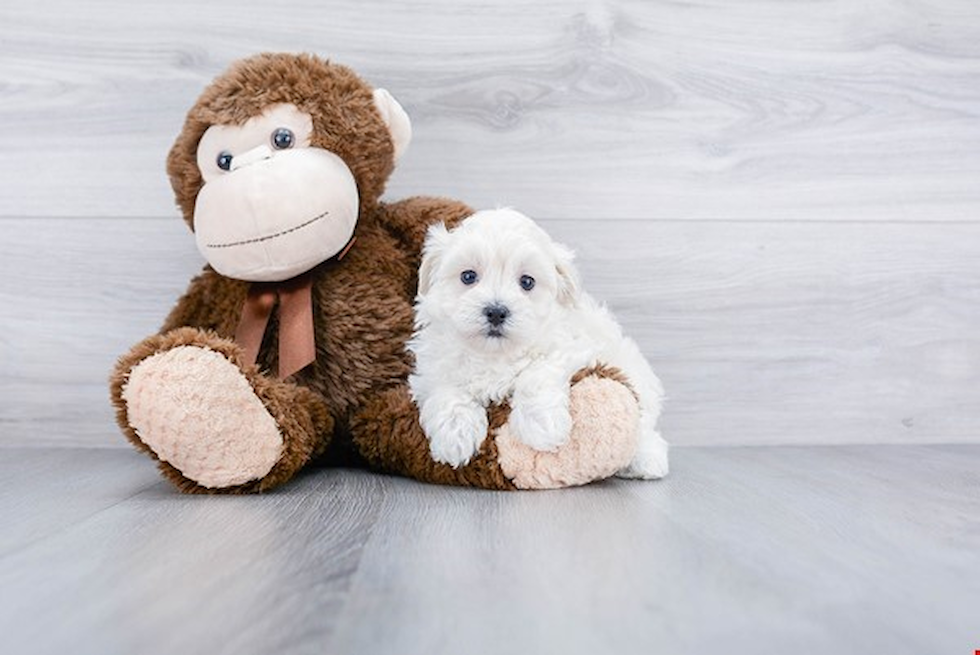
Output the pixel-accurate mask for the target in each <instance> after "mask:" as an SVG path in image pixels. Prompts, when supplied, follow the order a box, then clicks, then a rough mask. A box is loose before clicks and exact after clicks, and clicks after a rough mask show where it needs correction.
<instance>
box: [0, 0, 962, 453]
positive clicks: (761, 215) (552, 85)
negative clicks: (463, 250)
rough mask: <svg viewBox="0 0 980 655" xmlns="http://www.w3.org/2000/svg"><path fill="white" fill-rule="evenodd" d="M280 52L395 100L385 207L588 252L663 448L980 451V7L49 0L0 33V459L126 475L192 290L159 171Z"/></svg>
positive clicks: (188, 256) (16, 13)
mask: <svg viewBox="0 0 980 655" xmlns="http://www.w3.org/2000/svg"><path fill="white" fill-rule="evenodd" d="M263 50H288V51H314V52H317V53H320V54H323V55H326V56H329V57H331V58H334V59H336V60H338V61H341V62H344V63H347V64H349V65H351V66H353V67H354V68H356V69H357V70H358V71H359V72H361V73H362V74H363V75H364V76H365V77H366V78H367V79H368V80H369V81H371V82H372V83H374V84H376V85H378V86H385V87H387V88H389V89H390V90H391V91H392V92H393V93H394V94H395V96H396V97H398V98H399V99H400V100H401V101H402V103H403V105H404V106H405V107H406V109H407V110H408V112H409V114H410V115H411V116H412V118H413V120H414V125H415V141H414V143H413V146H412V148H411V150H410V152H409V154H408V156H407V157H406V158H405V159H404V160H403V162H402V164H401V165H400V168H399V170H398V171H397V172H396V174H395V176H394V178H393V180H392V183H391V185H390V187H389V196H390V197H392V198H397V197H401V196H405V195H410V194H417V193H429V194H444V195H449V196H455V197H459V198H461V199H464V200H466V201H468V202H470V203H471V204H474V205H476V206H490V205H495V204H508V205H514V206H516V207H518V208H520V209H523V210H524V211H526V212H528V213H530V214H531V215H533V216H536V217H538V218H540V219H542V220H543V221H544V222H545V226H546V227H547V228H548V229H550V230H552V231H553V232H554V233H555V234H556V235H557V236H559V237H560V238H561V239H563V240H564V241H566V242H567V243H568V244H570V245H572V246H573V247H575V248H576V249H577V250H578V251H579V254H580V261H581V267H582V269H583V273H584V276H585V280H586V283H587V286H588V287H589V288H590V289H591V290H592V291H593V293H594V294H595V295H597V296H600V297H603V298H605V299H607V300H608V301H609V303H610V304H611V305H612V306H613V308H614V309H615V310H616V311H617V312H618V314H619V315H620V317H621V319H622V321H623V323H624V324H625V325H626V328H627V330H628V331H629V332H630V333H632V334H633V335H634V336H635V337H636V338H637V339H638V341H639V342H640V343H641V345H642V346H643V348H644V350H645V351H646V353H647V354H648V355H649V356H650V358H651V359H652V360H653V361H654V363H655V366H656V367H657V369H658V371H659V372H660V374H661V376H662V377H663V379H664V381H665V384H666V387H667V390H668V393H669V395H670V401H669V405H668V408H667V412H666V415H665V419H664V431H665V434H666V436H667V437H668V439H670V440H671V441H673V442H674V443H675V444H679V445H687V444H761V443H855V442H867V443H895V442H932V443H935V442H968V441H972V442H976V441H978V440H980V430H978V428H977V426H978V424H980V3H977V2H975V1H974V0H811V1H807V2H803V1H786V0H739V1H731V0H699V1H697V2H695V1H693V0H675V1H666V0H664V1H648V2H645V1H635V2H631V1H625V0H622V1H620V0H596V1H579V0H569V1H567V2H558V1H556V0H545V1H541V2H533V3H531V2H526V3H521V2H515V1H514V0H509V1H508V0H482V1H480V2H466V1H458V0H430V1H427V2H414V3H385V2H377V1H374V0H370V1H357V2H355V1H352V0H345V1H343V2H334V3H324V2H306V1H304V0H280V1H278V2H275V3H272V2H268V3H263V2H258V1H255V0H238V1H237V2H231V1H228V0H221V1H217V2H207V3H201V2H190V1H187V0H181V1H176V2H174V1H169V2H155V3H141V2H132V1H129V0H98V1H94V0H93V1H90V2H86V3H75V2H68V1H67V0H34V1H32V2H30V3H27V2H19V3H4V5H3V6H2V7H0V124H2V125H3V127H4V133H3V136H2V137H0V431H2V432H0V435H2V436H0V443H3V444H8V445H10V444H21V445H24V444H32V445H58V444H73V445H80V444H81V445H91V446H122V445H124V444H123V441H122V439H121V438H120V437H119V435H118V433H117V431H116V429H115V427H114V425H113V423H112V418H111V411H110V409H109V407H108V402H107V393H106V383H105V379H106V376H107V373H108V370H109V368H110V367H111V365H112V362H113V360H114V358H115V357H116V356H117V355H119V354H120V353H122V352H123V351H124V350H125V349H126V348H127V347H128V346H129V345H130V344H131V343H133V342H135V341H136V340H138V339H140V338H142V337H143V336H144V335H146V334H148V333H149V332H151V331H153V330H154V329H155V328H156V327H157V325H158V324H159V322H160V321H161V320H162V318H163V316H164V315H165V313H166V312H167V310H168V309H169V307H170V304H171V303H172V302H173V300H174V299H175V298H176V296H177V295H178V294H179V293H180V291H181V290H182V288H183V286H184V285H185V284H186V282H187V280H188V279H189V277H190V276H191V275H192V274H193V273H194V272H195V271H196V270H197V268H198V267H199V266H200V265H201V261H200V259H199V257H198V255H197V253H196V250H195V248H194V246H193V241H192V239H191V237H190V235H189V234H188V233H186V231H185V229H184V228H183V225H182V223H181V222H180V220H179V219H178V218H177V213H176V211H175V209H174V207H173V200H172V197H171V194H170V190H169V187H168V186H167V181H166V176H165V174H164V171H163V160H164V157H165V154H166V151H167V149H168V147H169V145H170V141H171V139H172V138H173V137H174V136H175V135H176V133H177V131H178V129H179V127H180V125H181V123H182V120H183V115H184V112H185V111H186V109H187V108H188V107H189V106H190V105H191V103H192V102H193V101H194V99H195V98H196V96H197V94H198V93H199V92H200V91H201V89H202V88H203V87H204V85H205V84H206V83H207V82H208V80H210V79H211V77H212V76H214V75H216V74H217V73H219V72H220V71H221V70H222V69H223V68H224V67H225V66H226V65H227V64H228V63H229V62H230V61H232V60H233V59H235V58H238V57H241V56H245V55H248V54H251V53H254V52H258V51H263Z"/></svg>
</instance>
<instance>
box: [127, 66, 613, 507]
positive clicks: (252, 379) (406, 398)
mask: <svg viewBox="0 0 980 655" xmlns="http://www.w3.org/2000/svg"><path fill="white" fill-rule="evenodd" d="M277 103H291V104H293V105H295V106H296V107H298V108H299V109H301V110H303V111H305V112H307V113H309V114H310V116H311V117H312V121H313V136H312V143H313V145H315V146H317V147H321V148H325V149H327V150H330V151H331V152H333V153H335V154H337V155H338V156H340V157H341V158H342V159H343V161H344V163H346V165H347V166H348V167H349V168H350V170H351V171H352V173H353V175H354V178H355V180H356V182H357V187H358V193H359V202H360V213H359V217H358V222H357V225H356V229H355V236H356V242H355V244H354V246H353V248H352V249H351V250H350V251H349V253H348V254H347V255H346V256H345V257H344V258H343V259H342V260H339V261H338V260H336V259H334V260H330V261H327V262H324V263H322V264H320V265H319V266H317V267H316V268H314V269H313V270H312V276H313V291H312V293H313V305H314V312H313V318H314V329H315V338H316V360H315V362H314V363H313V364H312V365H310V366H308V367H307V368H305V369H303V370H301V371H299V372H298V373H296V374H295V375H292V376H290V377H289V378H287V379H285V380H280V379H277V378H276V377H274V376H272V375H271V374H270V373H269V372H270V371H275V370H276V365H277V356H278V355H277V352H278V349H277V338H276V335H277V333H278V330H277V328H278V326H277V321H276V318H275V315H273V318H272V319H271V321H270V323H269V326H268V328H267V331H266V333H265V339H264V341H263V343H262V347H261V349H260V351H259V354H258V359H257V361H256V362H255V364H254V365H251V364H246V363H245V362H244V361H243V351H242V348H241V347H240V346H239V345H238V344H236V343H235V342H234V339H233V338H234V334H235V329H236V326H237V324H238V321H239V318H240V316H241V313H242V306H243V303H244V301H245V298H246V295H247V293H248V289H249V283H248V282H243V281H240V280H234V279H230V278H227V277H223V276H222V275H220V274H218V273H217V272H215V271H214V270H213V269H212V268H211V267H209V266H208V267H205V268H204V270H203V271H202V272H201V274H200V275H198V276H197V277H196V278H195V279H194V280H193V281H192V282H191V284H190V287H189V288H188V290H187V292H186V293H185V294H184V295H183V297H182V298H181V299H180V300H179V301H178V302H177V304H176V306H175V307H174V308H173V310H172V311H171V312H170V315H169V316H168V317H167V319H166V321H165V322H164V324H163V326H162V328H161V330H160V332H159V333H158V334H157V335H154V336H151V337H149V338H147V339H146V340H144V341H143V342H141V343H139V344H137V345H136V346H134V347H133V349H132V350H131V351H130V352H129V353H127V354H126V355H124V356H123V357H122V358H121V359H120V361H119V363H118V364H117V366H116V369H115V371H114V372H113V375H112V379H111V395H112V400H113V403H114V405H115V407H116V414H117V419H118V422H119V425H120V426H121V428H122V429H123V432H124V433H125V435H126V436H127V438H128V439H129V440H130V441H131V442H132V443H133V444H134V445H135V446H136V447H137V448H138V449H140V450H141V451H143V452H146V453H147V454H149V455H150V456H152V457H154V458H155V459H157V460H158V461H159V462H160V468H161V471H162V472H163V474H164V475H165V476H166V477H167V478H168V479H170V480H171V481H172V482H173V483H174V484H175V485H176V486H177V487H178V488H179V489H181V490H182V491H185V492H193V493H254V492H259V491H264V490H267V489H271V488H273V487H275V486H277V485H280V484H283V483H285V482H287V481H288V480H290V479H291V478H292V477H294V476H295V475H296V474H297V473H298V472H299V471H300V470H302V469H303V468H304V467H306V466H307V465H308V464H309V463H311V462H313V461H322V462H326V463H329V464H343V465H351V464H356V465H367V466H370V467H372V468H375V469H378V470H382V471H388V472H392V473H397V474H401V475H407V476H411V477H414V478H417V479H419V480H424V481H430V482H436V483H446V484H458V485H469V486H478V487H484V488H490V489H513V488H515V485H514V483H513V482H512V481H511V478H510V477H509V476H508V475H506V474H505V473H504V472H503V471H502V469H501V467H500V463H499V459H500V452H499V450H498V447H497V444H496V442H495V440H494V439H493V438H487V439H484V442H483V443H484V446H483V449H482V450H481V452H480V454H479V455H478V456H477V457H475V458H473V459H472V460H471V462H470V464H469V465H468V466H466V467H462V468H458V469H453V468H451V467H449V466H446V465H444V464H439V463H436V462H433V461H432V459H431V458H430V457H429V455H428V444H427V442H426V440H425V436H424V434H423V433H422V431H421V429H420V427H419V425H418V415H417V412H416V410H415V407H414V404H413V403H412V401H411V398H410V395H409V391H408V386H407V378H408V375H409V373H410V372H411V370H412V366H413V361H412V357H411V355H410V353H408V352H407V351H406V349H405V343H406V341H407V340H408V339H409V337H410V336H411V333H412V330H413V306H412V303H413V299H414V296H415V294H416V287H417V282H418V280H417V271H418V267H419V263H420V259H421V250H422V244H423V241H424V239H425V235H426V230H427V228H428V227H429V226H430V225H433V224H440V225H445V226H448V227H453V226H455V225H457V224H458V223H459V222H460V221H461V220H463V218H465V217H466V216H468V215H470V214H471V213H472V211H471V210H470V209H469V208H468V207H467V206H466V205H464V204H462V203H460V202H457V201H453V200H447V199H437V198H422V197H417V198H410V199H407V200H402V201H399V202H393V203H386V202H381V201H380V196H381V194H382V192H383V190H384V185H385V182H386V181H387V178H388V176H389V175H390V173H391V171H392V168H393V165H394V159H393V156H394V144H393V141H392V138H391V137H390V136H389V132H388V128H387V127H386V123H385V120H384V117H383V116H382V115H381V114H380V113H379V110H378V108H377V106H376V104H375V102H374V99H373V95H372V89H371V87H369V86H368V85H367V84H366V83H365V82H363V81H362V80H361V79H360V78H358V77H357V76H356V75H355V74H354V73H353V72H352V71H351V70H349V69H347V68H345V67H343V66H339V65H337V64H333V63H328V62H326V61H324V60H322V59H319V58H317V57H314V56H310V55H284V54H263V55H258V56H255V57H252V58H249V59H246V60H244V61H241V62H239V63H237V64H235V65H233V66H232V67H231V68H230V69H229V70H228V71H227V72H226V73H225V74H223V75H222V76H220V77H219V78H217V79H216V80H215V81H214V82H213V83H212V84H211V85H210V86H209V87H208V88H207V89H206V90H205V91H204V92H203V94H202V95H201V97H200V98H199V100H198V101H197V102H196V104H195V105H194V106H193V107H192V108H191V110H190V111H189V113H188V115H187V120H186V122H185V124H184V128H183V130H182V131H181V133H180V135H179V136H178V137H177V139H176V142H175V143H174V145H173V148H172V149H171V151H170V155H169V158H168V161H167V171H168V173H169V175H170V180H171V184H172V186H173V189H174V193H175V195H176V199H177V204H178V206H179V207H180V208H181V210H182V212H183V216H184V219H185V221H186V222H187V224H188V225H189V226H190V227H191V229H193V227H194V207H195V202H196V199H197V196H198V193H199V191H200V190H201V187H202V176H201V173H200V171H199V170H198V168H197V163H196V161H195V156H196V148H197V144H198V141H199V140H200V139H201V136H202V134H204V132H205V131H206V130H207V129H208V128H209V127H210V126H212V125H241V124H242V123H244V122H246V121H247V120H248V119H250V118H252V117H254V116H257V115H259V114H260V113H261V112H262V111H263V110H264V109H265V108H266V107H268V106H269V105H272V104H277ZM175 349H182V350H181V356H180V357H179V358H161V359H157V360H153V361H154V362H156V364H155V365H154V366H153V367H152V371H151V372H152V375H141V376H135V379H136V382H134V377H133V376H134V370H137V369H138V368H139V367H140V366H142V365H144V363H146V362H147V360H149V359H152V358H153V357H155V356H157V355H160V354H161V353H167V352H170V351H173V350H175ZM215 356H220V357H221V358H224V360H226V361H227V362H228V364H229V366H230V367H231V368H232V369H236V370H237V371H239V373H240V375H239V374H236V373H234V372H233V371H230V370H229V369H228V367H224V366H222V365H215V359H214V358H215ZM188 361H190V362H197V363H198V364H199V363H201V362H208V363H209V364H208V366H211V367H212V369H207V370H221V371H223V372H222V373H221V375H222V376H224V377H225V378H227V379H228V380H236V381H235V382H234V383H233V384H234V385H235V386H236V389H238V391H236V392H235V393H234V398H233V399H232V400H231V401H228V399H227V398H226V397H225V396H223V395H222V393H219V392H215V393H213V394H209V393H208V392H207V385H206V384H201V380H196V381H194V382H193V384H186V385H185V386H184V387H182V388H180V389H172V388H169V387H168V385H172V384H182V383H180V382H179V381H176V380H179V379H190V378H192V377H193V375H187V374H183V375H184V377H183V378H181V377H180V376H179V375H178V376H176V377H174V376H169V375H168V371H167V370H166V369H165V367H163V368H161V365H160V364H161V362H163V363H168V362H169V365H173V366H175V367H176V366H186V363H187V362H188ZM195 366H197V364H195ZM200 370H201V371H205V370H206V367H205V368H201V369H200ZM194 375H197V376H198V377H207V373H206V372H199V373H195V374H194ZM589 375H591V376H593V377H600V378H602V377H605V378H608V377H609V374H608V373H606V372H603V371H598V370H596V371H590V372H589ZM237 380H243V381H244V383H243V384H241V385H240V384H239V382H238V381H237ZM131 383H132V384H135V385H137V386H138V389H136V388H135V387H134V388H133V389H130V388H129V385H130V384H131ZM246 383H247V384H246ZM230 384H231V383H230ZM616 384H618V383H616ZM618 386H619V387H620V388H621V389H622V390H625V387H623V386H622V385H618ZM247 387H250V388H251V393H254V397H255V399H257V401H258V402H260V403H261V405H262V406H263V407H264V408H265V410H266V411H267V412H268V415H269V416H271V417H272V419H273V420H274V421H275V424H276V426H277V428H278V433H279V435H280V437H281V440H282V445H281V455H280V458H279V460H278V461H277V462H275V463H274V464H273V465H272V466H271V468H269V470H268V472H267V473H265V474H264V475H260V477H257V478H256V479H254V480H248V481H244V482H242V481H240V480H239V477H240V476H239V473H240V472H241V471H242V470H250V469H249V468H248V467H249V466H254V465H255V464H256V462H255V461H245V460H247V459H248V458H249V457H252V456H253V455H254V454H255V453H259V454H260V455H261V457H266V456H267V455H268V453H269V452H271V451H270V448H272V446H274V443H273V442H274V439H271V437H270V435H271V433H270V432H268V431H261V438H262V439H265V440H266V445H265V446H263V447H262V448H258V449H256V448H252V447H251V446H250V445H249V444H236V439H239V440H248V438H249V434H252V431H251V430H250V429H247V428H242V427H232V428H228V427H227V426H228V425H232V424H233V422H228V423H227V425H225V426H224V427H223V426H222V424H221V423H220V422H219V421H217V420H216V421H215V422H214V424H213V425H209V424H208V422H207V421H200V420H195V421H185V420H184V419H183V418H182V414H181V412H176V411H172V410H173V407H174V405H173V404H171V405H166V403H164V402H162V401H160V398H163V397H169V398H179V399H184V402H185V403H186V409H187V415H192V416H195V417H202V416H204V417H206V416H208V411H209V408H212V407H216V406H217V405H218V404H219V403H221V402H234V403H236V404H238V405H239V406H242V407H246V406H249V407H254V405H252V404H250V401H249V399H248V398H245V397H244V396H243V394H242V392H241V391H242V389H245V388H247ZM137 392H138V393H137ZM626 393H628V391H626ZM245 395H247V391H246V392H245ZM137 396H138V397H139V398H140V402H141V408H142V409H141V410H140V411H139V412H137V411H136V410H135V408H134V407H131V406H130V404H129V402H128V401H127V398H129V399H130V400H131V399H132V397H137ZM581 402H582V403H583V406H584V407H586V409H587V411H591V412H594V413H597V414H599V415H601V414H602V413H603V411H604V410H603V407H602V403H603V402H604V400H603V398H601V397H599V396H593V395H588V394H586V397H584V398H583V400H582V401H581ZM154 403H157V404H154ZM158 405H159V406H158ZM168 407H169V408H170V409H167V408H168ZM589 407H591V409H588V408H589ZM161 408H162V409H161ZM168 411H169V412H171V413H170V414H167V415H168V416H171V417H172V419H171V420H173V421H174V422H175V423H177V424H176V425H172V426H167V428H166V430H164V431H163V433H164V437H162V438H161V437H160V436H159V435H154V437H153V438H150V437H149V435H148V434H146V433H147V432H148V431H152V430H154V429H156V428H154V427H153V426H158V425H159V424H160V418H159V417H160V416H163V414H161V413H160V412H164V413H166V412H168ZM136 414H140V415H141V416H144V418H145V420H142V419H140V420H138V417H137V416H136ZM216 414H217V413H216ZM260 414H261V412H259V413H258V414H256V415H257V416H258V415H260ZM147 417H148V418H147ZM229 421H230V419H229ZM506 421H507V408H506V407H495V408H493V409H492V410H491V412H490V418H489V421H488V425H487V428H486V429H485V435H484V436H492V435H493V431H494V430H496V429H497V428H500V427H501V426H503V425H504V423H506ZM586 427H587V429H589V430H591V429H594V425H593V424H590V425H588V426H586ZM209 429H213V430H222V429H225V430H230V431H229V432H227V433H226V434H223V435H217V436H216V435H205V437H202V436H201V435H200V432H201V431H207V430H209ZM141 432H142V433H144V434H143V435H142V436H141ZM255 434H259V433H255ZM144 437H145V438H144ZM579 438H581V439H589V438H590V435H589V434H585V433H583V432H582V431H581V430H578V431H577V426H573V429H572V441H575V440H576V439H579ZM270 439H271V441H270ZM202 440H203V441H204V442H211V443H215V444H219V446H220V448H222V449H225V450H224V451H223V452H227V454H228V455H227V456H228V461H225V462H221V461H218V462H215V460H216V459H218V460H220V459H221V458H220V457H218V458H215V457H214V456H213V453H211V452H207V448H204V450H203V451H202V450H201V449H200V447H199V446H200V444H196V445H195V446H194V447H195V448H197V450H195V451H194V453H195V454H194V455H193V456H192V457H190V456H187V457H184V458H183V459H182V457H181V454H182V453H183V455H187V451H188V449H189V448H191V444H192V443H196V442H198V441H202ZM164 442H166V448H163V447H161V446H160V444H161V443H164ZM182 442H183V443H182ZM270 444H272V445H270ZM505 450H506V447H505ZM164 451H165V452H164ZM174 453H177V454H176V455H175V454H174ZM188 461H190V462H191V464H187V462H188ZM229 462H230V463H229ZM260 463H261V462H260ZM175 464H176V465H175ZM208 466H213V467H216V468H218V469H222V470H221V471H218V472H217V473H216V472H214V471H212V472H210V473H208V472H205V474H202V473H201V470H202V467H204V468H206V467H208ZM181 467H182V468H183V469H184V470H181ZM525 468H526V467H525ZM532 468H533V465H532ZM231 469H234V471H235V472H234V473H233V474H231V475H230V476H227V477H225V478H222V477H221V476H222V475H225V474H226V472H227V471H226V470H231ZM520 469H521V467H520V466H518V467H517V468H516V469H515V470H520ZM191 471H193V474H192V475H188V473H190V472H191ZM512 475H514V473H513V472H512ZM222 480H224V481H222ZM202 482H204V483H205V484H202Z"/></svg>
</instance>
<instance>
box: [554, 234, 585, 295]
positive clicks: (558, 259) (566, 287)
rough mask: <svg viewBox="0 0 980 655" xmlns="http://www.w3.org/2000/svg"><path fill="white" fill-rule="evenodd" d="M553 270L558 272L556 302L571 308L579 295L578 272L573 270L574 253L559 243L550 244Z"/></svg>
mask: <svg viewBox="0 0 980 655" xmlns="http://www.w3.org/2000/svg"><path fill="white" fill-rule="evenodd" d="M552 254H553V256H554V258H555V269H556V270H557V271H558V302H560V303H561V304H563V305H565V306H567V307H571V306H573V305H574V304H575V299H576V298H578V294H579V279H578V271H576V270H575V253H574V252H573V251H572V249H571V248H568V247H566V246H563V245H561V244H560V243H553V244H552Z"/></svg>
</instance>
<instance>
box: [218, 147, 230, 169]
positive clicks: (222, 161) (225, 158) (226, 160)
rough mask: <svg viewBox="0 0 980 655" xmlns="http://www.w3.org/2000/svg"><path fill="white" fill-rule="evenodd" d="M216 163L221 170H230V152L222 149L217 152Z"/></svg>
mask: <svg viewBox="0 0 980 655" xmlns="http://www.w3.org/2000/svg"><path fill="white" fill-rule="evenodd" d="M217 163H218V168H220V169H221V170H223V171H230V170H231V153H230V152H228V151H227V150H222V151H221V152H219V153H218V159H217Z"/></svg>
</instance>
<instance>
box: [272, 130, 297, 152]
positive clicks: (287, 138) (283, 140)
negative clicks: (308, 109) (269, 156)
mask: <svg viewBox="0 0 980 655" xmlns="http://www.w3.org/2000/svg"><path fill="white" fill-rule="evenodd" d="M295 141H296V135H294V134H293V131H292V130H290V129H289V128H286V127H280V128H279V129H277V130H276V131H275V132H273V133H272V145H274V146H275V147H276V149H277V150H285V149H286V148H292V147H293V142H295Z"/></svg>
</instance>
